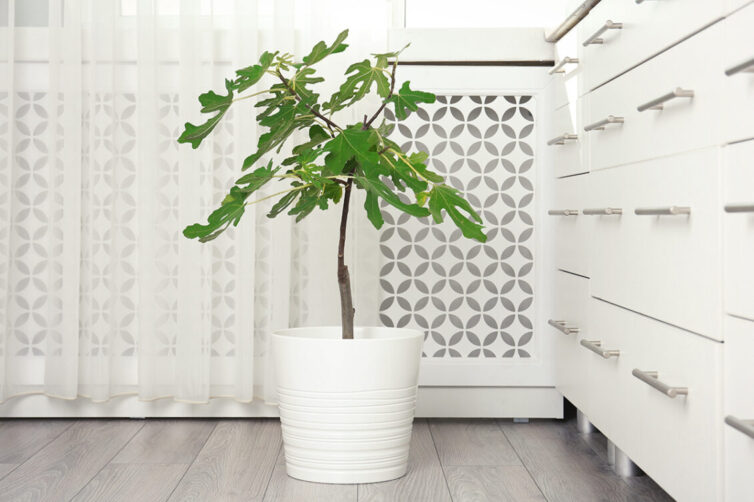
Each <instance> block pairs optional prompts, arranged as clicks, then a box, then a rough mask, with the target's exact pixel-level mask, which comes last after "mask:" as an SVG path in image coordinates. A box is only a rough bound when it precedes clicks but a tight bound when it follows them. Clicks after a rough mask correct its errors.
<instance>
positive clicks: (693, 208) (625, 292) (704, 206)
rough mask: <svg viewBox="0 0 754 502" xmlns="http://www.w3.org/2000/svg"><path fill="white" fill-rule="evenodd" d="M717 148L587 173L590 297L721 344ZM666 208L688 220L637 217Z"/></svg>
mask: <svg viewBox="0 0 754 502" xmlns="http://www.w3.org/2000/svg"><path fill="white" fill-rule="evenodd" d="M718 156H719V149H718V148H709V149H706V150H699V151H696V152H691V153H686V154H682V155H677V156H674V157H669V158H665V159H655V160H650V161H645V162H640V163H636V164H631V165H627V166H622V167H617V168H612V169H605V170H601V171H595V172H593V173H591V174H589V180H590V183H589V185H590V188H589V194H590V196H589V197H590V200H589V202H590V204H592V205H593V206H594V208H595V209H602V208H612V209H621V210H622V212H623V214H622V215H619V216H616V215H612V216H591V217H589V218H591V219H592V221H593V227H592V232H591V243H590V245H589V251H590V259H589V271H590V277H591V278H592V284H591V292H592V295H593V296H596V297H599V298H602V299H605V300H608V301H610V302H613V303H616V304H618V305H621V306H624V307H626V308H629V309H631V310H635V311H638V312H641V313H643V314H646V315H648V316H650V317H654V318H656V319H660V320H662V321H665V322H668V323H671V324H674V325H676V326H680V327H682V328H685V329H688V330H690V331H694V332H697V333H700V334H703V335H704V336H708V337H712V338H718V339H719V338H720V337H721V336H722V334H721V329H720V315H721V312H722V305H721V296H722V293H721V291H722V284H721V282H722V281H721V275H722V270H721V250H720V246H719V245H718V242H720V234H721V232H720V226H721V225H720V220H721V211H720V208H719V195H718V187H719V182H718V176H719V174H718V169H717V166H718ZM671 208H675V209H677V212H682V211H683V210H684V209H685V208H688V211H689V214H675V215H670V214H664V215H652V214H636V213H637V212H638V213H645V212H651V213H654V212H663V211H665V210H669V209H671Z"/></svg>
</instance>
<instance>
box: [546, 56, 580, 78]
mask: <svg viewBox="0 0 754 502" xmlns="http://www.w3.org/2000/svg"><path fill="white" fill-rule="evenodd" d="M578 63H579V58H572V57H568V56H566V57H564V58H563V59H561V60H560V61H558V62H557V64H555V66H553V67H552V69H551V70H550V71H549V72H547V73H549V74H550V75H552V74H554V73H565V70H564V69H563V67H564V66H565V65H567V64H578Z"/></svg>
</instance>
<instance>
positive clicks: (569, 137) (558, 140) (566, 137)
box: [547, 132, 579, 146]
mask: <svg viewBox="0 0 754 502" xmlns="http://www.w3.org/2000/svg"><path fill="white" fill-rule="evenodd" d="M577 139H579V136H578V134H572V133H569V132H564V133H563V134H561V135H560V136H558V137H555V138H552V139H551V140H550V141H548V142H547V145H548V146H552V145H563V144H565V142H566V141H574V140H577Z"/></svg>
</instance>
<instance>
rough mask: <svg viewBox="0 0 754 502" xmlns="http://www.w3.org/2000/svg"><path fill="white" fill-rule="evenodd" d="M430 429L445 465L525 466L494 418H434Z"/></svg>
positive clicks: (430, 423)
mask: <svg viewBox="0 0 754 502" xmlns="http://www.w3.org/2000/svg"><path fill="white" fill-rule="evenodd" d="M429 430H430V432H431V433H432V439H433V440H434V442H435V446H436V447H437V453H438V454H439V455H440V463H441V464H442V465H443V466H450V465H521V461H520V460H519V459H518V455H516V451H515V450H514V449H513V447H512V446H511V444H510V443H509V442H508V439H507V438H506V437H505V434H503V431H502V430H500V426H498V424H497V423H496V422H495V421H494V420H430V421H429Z"/></svg>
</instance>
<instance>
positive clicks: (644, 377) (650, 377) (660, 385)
mask: <svg viewBox="0 0 754 502" xmlns="http://www.w3.org/2000/svg"><path fill="white" fill-rule="evenodd" d="M631 374H632V375H633V376H635V377H636V378H638V379H639V380H641V381H642V382H644V383H645V384H647V385H649V386H650V387H652V388H653V389H657V390H659V391H660V392H662V393H663V394H665V395H666V396H668V397H669V398H675V397H677V396H688V394H689V388H688V387H672V386H670V385H668V384H666V383H665V382H662V381H660V380H659V377H658V374H657V372H656V371H642V370H640V369H638V368H634V370H633V371H632V372H631Z"/></svg>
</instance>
